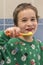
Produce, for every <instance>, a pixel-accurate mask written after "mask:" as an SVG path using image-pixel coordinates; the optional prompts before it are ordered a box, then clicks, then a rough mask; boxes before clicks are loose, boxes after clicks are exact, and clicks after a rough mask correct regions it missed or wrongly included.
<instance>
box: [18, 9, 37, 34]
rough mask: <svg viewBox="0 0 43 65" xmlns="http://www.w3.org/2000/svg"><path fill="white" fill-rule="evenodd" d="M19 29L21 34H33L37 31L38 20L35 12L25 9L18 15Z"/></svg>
mask: <svg viewBox="0 0 43 65" xmlns="http://www.w3.org/2000/svg"><path fill="white" fill-rule="evenodd" d="M18 27H19V28H20V29H21V32H23V33H27V32H30V31H31V32H33V34H34V33H35V32H36V30H37V19H36V14H35V12H34V10H32V9H25V10H23V11H20V12H19V14H18Z"/></svg>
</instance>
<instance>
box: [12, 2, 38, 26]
mask: <svg viewBox="0 0 43 65" xmlns="http://www.w3.org/2000/svg"><path fill="white" fill-rule="evenodd" d="M27 8H30V9H32V10H34V11H35V13H36V19H37V21H38V11H37V8H36V7H34V6H33V5H32V4H30V3H21V4H19V5H18V6H17V7H16V8H15V10H14V12H13V21H14V24H15V25H16V26H18V24H17V23H18V22H17V21H18V13H19V12H20V11H22V10H25V9H27Z"/></svg>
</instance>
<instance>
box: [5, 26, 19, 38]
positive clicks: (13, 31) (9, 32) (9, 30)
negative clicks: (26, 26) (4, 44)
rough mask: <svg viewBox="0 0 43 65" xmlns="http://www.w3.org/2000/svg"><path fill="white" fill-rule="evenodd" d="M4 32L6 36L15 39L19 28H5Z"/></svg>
mask: <svg viewBox="0 0 43 65" xmlns="http://www.w3.org/2000/svg"><path fill="white" fill-rule="evenodd" d="M4 32H5V34H6V35H7V36H10V37H16V36H18V34H19V33H20V28H19V27H10V28H7V29H6V30H5V31H4Z"/></svg>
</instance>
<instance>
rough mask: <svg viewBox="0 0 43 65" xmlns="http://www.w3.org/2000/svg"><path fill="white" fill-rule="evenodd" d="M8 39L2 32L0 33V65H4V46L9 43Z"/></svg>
mask: <svg viewBox="0 0 43 65" xmlns="http://www.w3.org/2000/svg"><path fill="white" fill-rule="evenodd" d="M9 39H10V37H8V36H6V35H5V33H4V31H0V65H4V57H5V53H4V51H5V47H6V46H5V44H7V42H8V41H9Z"/></svg>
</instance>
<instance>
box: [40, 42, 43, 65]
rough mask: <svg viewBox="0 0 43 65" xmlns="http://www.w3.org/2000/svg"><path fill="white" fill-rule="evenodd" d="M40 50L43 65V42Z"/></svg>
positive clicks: (42, 64)
mask: <svg viewBox="0 0 43 65" xmlns="http://www.w3.org/2000/svg"><path fill="white" fill-rule="evenodd" d="M40 48H41V64H40V65H43V42H41V43H40Z"/></svg>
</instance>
